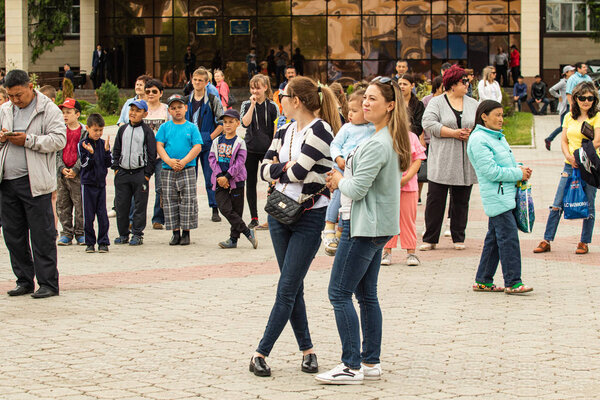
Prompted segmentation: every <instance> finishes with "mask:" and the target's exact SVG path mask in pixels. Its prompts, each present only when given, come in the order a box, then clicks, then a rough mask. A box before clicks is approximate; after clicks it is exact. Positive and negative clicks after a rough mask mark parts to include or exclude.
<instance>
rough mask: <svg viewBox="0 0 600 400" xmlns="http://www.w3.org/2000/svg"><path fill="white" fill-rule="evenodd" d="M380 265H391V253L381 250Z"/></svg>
mask: <svg viewBox="0 0 600 400" xmlns="http://www.w3.org/2000/svg"><path fill="white" fill-rule="evenodd" d="M381 265H392V253H386V252H385V251H384V252H383V256H382V257H381Z"/></svg>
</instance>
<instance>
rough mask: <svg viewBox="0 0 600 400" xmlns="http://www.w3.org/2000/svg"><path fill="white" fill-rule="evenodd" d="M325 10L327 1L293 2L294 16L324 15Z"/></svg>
mask: <svg viewBox="0 0 600 400" xmlns="http://www.w3.org/2000/svg"><path fill="white" fill-rule="evenodd" d="M325 10H326V2H325V0H292V14H294V15H324V14H325Z"/></svg>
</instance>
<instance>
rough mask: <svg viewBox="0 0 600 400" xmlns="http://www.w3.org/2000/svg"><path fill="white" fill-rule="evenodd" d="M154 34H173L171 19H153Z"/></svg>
mask: <svg viewBox="0 0 600 400" xmlns="http://www.w3.org/2000/svg"><path fill="white" fill-rule="evenodd" d="M154 34H155V35H172V34H173V18H155V19H154Z"/></svg>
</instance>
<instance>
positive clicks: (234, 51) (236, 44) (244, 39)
mask: <svg viewBox="0 0 600 400" xmlns="http://www.w3.org/2000/svg"><path fill="white" fill-rule="evenodd" d="M232 19H237V18H224V20H223V28H224V29H226V31H225V33H224V34H225V41H224V42H225V46H224V51H223V59H225V60H232V61H241V60H246V55H247V54H248V50H249V49H250V48H251V47H256V18H246V19H249V20H250V34H249V35H231V34H230V30H231V25H230V21H231V20H232ZM212 51H213V53H214V51H215V49H213V50H212Z"/></svg>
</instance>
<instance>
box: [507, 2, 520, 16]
mask: <svg viewBox="0 0 600 400" xmlns="http://www.w3.org/2000/svg"><path fill="white" fill-rule="evenodd" d="M508 8H509V10H508V11H509V12H510V13H511V14H521V0H509V6H508Z"/></svg>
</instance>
